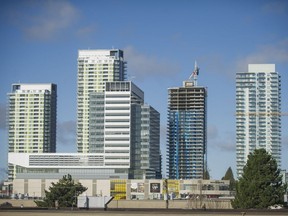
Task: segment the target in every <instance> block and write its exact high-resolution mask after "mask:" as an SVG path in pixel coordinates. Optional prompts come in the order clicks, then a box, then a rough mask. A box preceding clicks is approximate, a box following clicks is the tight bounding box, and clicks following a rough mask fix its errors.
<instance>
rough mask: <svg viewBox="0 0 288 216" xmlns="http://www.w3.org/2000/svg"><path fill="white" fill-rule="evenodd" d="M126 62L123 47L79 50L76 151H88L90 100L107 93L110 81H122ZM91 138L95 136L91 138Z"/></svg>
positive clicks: (124, 75)
mask: <svg viewBox="0 0 288 216" xmlns="http://www.w3.org/2000/svg"><path fill="white" fill-rule="evenodd" d="M125 77H126V62H125V61H124V54H123V51H122V50H118V49H112V50H79V52H78V83H77V84H78V86H77V151H78V152H79V153H89V152H90V150H89V147H90V146H89V139H90V127H89V121H93V120H91V119H90V117H91V112H90V100H91V99H96V98H97V93H99V92H100V93H101V92H104V90H105V83H106V82H107V81H123V80H125ZM91 139H95V136H94V138H91Z"/></svg>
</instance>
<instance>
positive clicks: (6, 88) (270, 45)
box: [0, 0, 288, 179]
mask: <svg viewBox="0 0 288 216" xmlns="http://www.w3.org/2000/svg"><path fill="white" fill-rule="evenodd" d="M287 20H288V1H285V0H275V1H273V0H270V1H266V0H255V1H249V0H244V1H229V0H218V1H214V0H177V1H176V0H171V1H165V0H158V1H157V0H156V1H155V0H153V1H152V0H146V1H140V0H139V1H132V0H105V1H104V0H70V1H69V0H67V1H65V0H57V1H56V0H54V1H52V0H46V1H40V0H38V1H37V0H22V1H20V0H13V1H10V0H0V33H1V34H0V39H1V40H0V47H1V49H0V59H1V66H0V73H1V79H0V149H1V150H0V167H1V170H2V171H3V168H6V166H7V165H6V163H7V149H8V144H7V140H8V138H7V130H6V129H5V110H6V105H7V93H8V92H10V89H11V84H12V83H17V82H20V83H50V82H53V83H56V84H57V85H58V127H57V131H58V135H57V151H58V152H76V141H75V135H76V90H77V52H78V49H110V48H118V49H122V50H124V55H125V58H126V60H127V62H128V77H129V78H130V79H131V80H132V81H133V82H135V84H136V85H138V86H139V87H140V88H141V89H142V90H143V91H144V92H145V101H146V102H147V103H148V104H150V105H152V106H153V107H154V108H156V109H157V110H158V111H159V112H160V114H161V149H162V151H163V152H162V154H165V145H166V135H165V134H166V124H167V89H168V88H169V87H176V86H182V81H183V80H186V79H188V78H189V76H190V74H191V73H192V71H193V67H194V61H195V60H197V63H198V65H199V67H200V75H199V77H198V85H201V86H206V87H207V88H208V121H207V122H208V168H209V170H210V175H211V177H212V178H214V179H220V178H221V177H223V176H224V174H225V172H226V170H227V169H228V167H229V166H231V167H232V170H233V172H234V175H235V176H236V174H235V173H236V162H235V160H236V152H235V115H234V114H235V73H236V72H245V71H247V70H248V64H249V63H273V64H276V70H277V71H278V72H279V73H280V74H281V76H282V111H283V112H287V111H288V97H287V86H288V74H287V72H288V71H287V69H288V28H287ZM287 122H288V116H283V118H282V134H283V135H282V139H283V145H282V146H283V147H282V149H283V151H282V168H283V169H288V157H287V151H288V131H287V125H288V124H287ZM0 178H3V173H2V174H1V175H0Z"/></svg>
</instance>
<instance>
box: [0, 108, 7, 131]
mask: <svg viewBox="0 0 288 216" xmlns="http://www.w3.org/2000/svg"><path fill="white" fill-rule="evenodd" d="M5 128H6V106H5V104H0V130H5Z"/></svg>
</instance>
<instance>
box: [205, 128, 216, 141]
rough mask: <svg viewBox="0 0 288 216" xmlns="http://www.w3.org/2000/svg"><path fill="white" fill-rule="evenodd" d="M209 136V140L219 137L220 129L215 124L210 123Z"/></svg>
mask: <svg viewBox="0 0 288 216" xmlns="http://www.w3.org/2000/svg"><path fill="white" fill-rule="evenodd" d="M207 137H208V139H209V140H210V139H211V140H213V139H215V138H217V137H218V129H217V127H216V126H215V125H208V129H207Z"/></svg>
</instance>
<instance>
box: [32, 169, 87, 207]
mask: <svg viewBox="0 0 288 216" xmlns="http://www.w3.org/2000/svg"><path fill="white" fill-rule="evenodd" d="M86 190H87V188H86V187H83V186H82V184H81V183H79V182H77V183H75V182H74V180H73V179H72V176H71V175H70V174H68V175H67V176H66V175H65V176H63V178H62V179H60V180H59V181H58V182H57V183H54V182H52V186H50V187H49V191H47V190H45V198H44V199H43V201H35V203H36V204H37V206H39V207H55V201H57V203H58V204H57V205H58V207H72V206H74V205H76V202H77V197H78V196H79V195H80V194H82V193H83V192H84V191H86Z"/></svg>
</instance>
